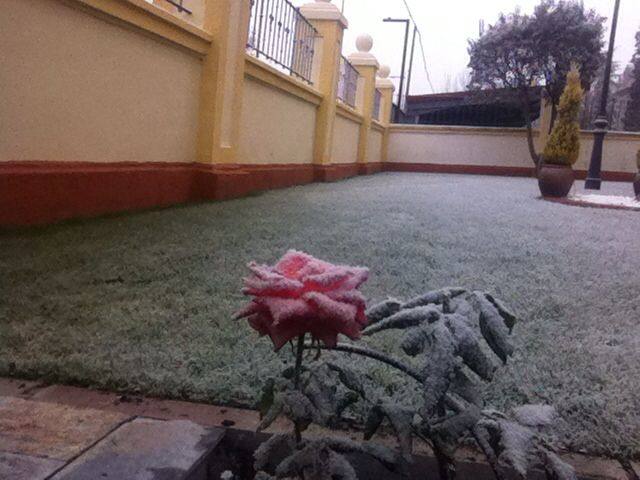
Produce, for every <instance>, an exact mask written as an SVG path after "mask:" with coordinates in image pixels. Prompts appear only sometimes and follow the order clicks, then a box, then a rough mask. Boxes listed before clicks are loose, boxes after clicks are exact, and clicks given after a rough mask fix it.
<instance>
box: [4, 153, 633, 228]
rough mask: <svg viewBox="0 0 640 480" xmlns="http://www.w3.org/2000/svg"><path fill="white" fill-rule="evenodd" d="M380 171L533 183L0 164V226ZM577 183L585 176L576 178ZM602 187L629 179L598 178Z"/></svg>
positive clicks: (301, 170) (330, 170)
mask: <svg viewBox="0 0 640 480" xmlns="http://www.w3.org/2000/svg"><path fill="white" fill-rule="evenodd" d="M382 171H392V172H432V173H466V174H483V175H508V176H533V168H517V167H495V166H473V165H439V164H424V163H385V164H383V163H369V164H358V163H349V164H333V165H308V164H305V165H285V164H282V165H236V166H224V167H222V166H216V167H212V166H210V165H203V164H194V163H175V164H167V163H111V164H96V163H88V162H5V163H2V164H0V226H26V225H43V224H49V223H54V222H57V221H61V220H66V219H70V218H79V217H95V216H99V215H104V214H109V213H116V212H123V211H130V210H141V209H147V208H153V207H164V206H169V205H175V204H180V203H188V202H197V201H205V200H225V199H231V198H239V197H243V196H246V195H248V194H250V193H253V192H259V191H264V190H271V189H277V188H285V187H290V186H294V185H304V184H307V183H312V182H333V181H337V180H341V179H344V178H348V177H353V176H356V175H369V174H374V173H378V172H382ZM576 176H577V178H585V177H586V172H580V171H578V172H576ZM602 177H603V179H604V180H608V181H629V182H631V181H633V174H630V173H629V174H628V173H625V172H603V174H602Z"/></svg>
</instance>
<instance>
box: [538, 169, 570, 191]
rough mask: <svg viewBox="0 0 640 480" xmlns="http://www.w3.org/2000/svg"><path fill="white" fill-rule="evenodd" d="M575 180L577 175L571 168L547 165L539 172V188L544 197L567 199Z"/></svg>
mask: <svg viewBox="0 0 640 480" xmlns="http://www.w3.org/2000/svg"><path fill="white" fill-rule="evenodd" d="M574 180H575V175H574V173H573V170H572V169H571V167H569V166H565V165H546V164H545V165H542V167H541V168H540V170H539V171H538V186H539V187H540V193H542V196H543V197H555V198H562V197H566V196H567V195H568V194H569V191H571V187H572V186H573V181H574Z"/></svg>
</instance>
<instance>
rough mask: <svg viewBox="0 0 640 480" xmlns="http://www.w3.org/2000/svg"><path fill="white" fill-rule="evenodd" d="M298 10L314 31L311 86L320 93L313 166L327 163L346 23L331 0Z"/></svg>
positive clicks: (309, 4)
mask: <svg viewBox="0 0 640 480" xmlns="http://www.w3.org/2000/svg"><path fill="white" fill-rule="evenodd" d="M300 13H302V15H304V16H305V17H306V19H307V20H309V22H310V23H311V25H313V26H314V28H315V29H316V30H317V31H318V34H319V36H320V40H319V41H318V42H316V49H315V58H314V68H313V72H314V73H313V86H314V87H315V88H316V89H317V90H318V91H319V92H320V93H322V95H323V99H322V102H321V103H320V106H319V107H318V112H317V115H316V128H315V137H314V149H313V161H314V164H315V165H317V166H323V165H329V164H330V163H331V150H332V148H331V147H332V142H333V125H334V123H335V118H336V99H337V93H338V79H339V75H340V55H341V52H342V37H343V34H344V29H345V28H347V26H348V23H347V20H346V18H344V15H342V12H340V9H338V7H336V6H335V5H333V4H332V3H331V0H316V1H315V2H313V3H308V4H306V5H303V6H302V7H301V8H300Z"/></svg>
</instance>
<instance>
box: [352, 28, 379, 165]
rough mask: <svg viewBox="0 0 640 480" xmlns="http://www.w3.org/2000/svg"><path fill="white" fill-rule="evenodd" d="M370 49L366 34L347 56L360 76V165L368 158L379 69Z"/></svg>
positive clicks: (369, 37) (358, 106) (371, 45)
mask: <svg viewBox="0 0 640 480" xmlns="http://www.w3.org/2000/svg"><path fill="white" fill-rule="evenodd" d="M372 47H373V38H371V36H370V35H366V34H365V35H360V36H359V37H358V38H357V40H356V48H357V49H358V51H357V52H356V53H353V54H351V55H349V61H350V62H351V64H352V65H353V66H354V67H355V68H356V70H358V73H359V74H360V79H359V83H358V99H357V101H356V107H357V110H358V111H359V112H360V113H361V114H362V116H363V117H364V120H363V122H362V125H360V137H359V139H358V163H359V164H362V165H364V164H366V163H367V161H368V157H369V131H370V130H371V120H372V116H373V104H374V100H375V93H376V74H377V72H378V68H379V67H380V65H379V64H378V60H376V57H374V56H373V55H372V54H371V53H370V52H371V48H372Z"/></svg>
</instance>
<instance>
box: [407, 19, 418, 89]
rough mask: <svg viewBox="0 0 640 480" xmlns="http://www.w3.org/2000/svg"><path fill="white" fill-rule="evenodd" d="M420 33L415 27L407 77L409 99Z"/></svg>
mask: <svg viewBox="0 0 640 480" xmlns="http://www.w3.org/2000/svg"><path fill="white" fill-rule="evenodd" d="M417 33H418V27H417V26H416V25H414V26H413V40H412V41H411V55H410V56H409V74H408V75H407V95H406V96H407V97H408V96H409V94H410V93H411V73H412V72H413V52H414V50H415V48H416V34H417Z"/></svg>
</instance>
